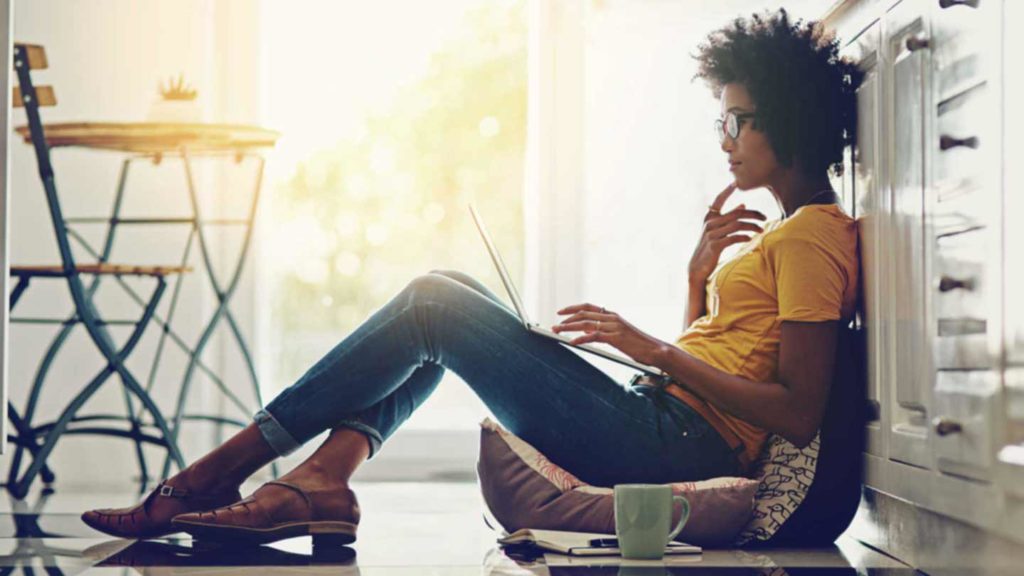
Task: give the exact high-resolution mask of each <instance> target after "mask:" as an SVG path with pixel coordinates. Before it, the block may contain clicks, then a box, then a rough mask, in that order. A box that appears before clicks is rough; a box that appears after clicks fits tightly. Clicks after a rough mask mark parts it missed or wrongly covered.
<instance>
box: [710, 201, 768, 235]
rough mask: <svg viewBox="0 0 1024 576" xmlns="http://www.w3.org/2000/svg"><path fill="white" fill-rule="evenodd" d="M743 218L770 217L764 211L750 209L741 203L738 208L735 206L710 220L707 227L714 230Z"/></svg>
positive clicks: (764, 218)
mask: <svg viewBox="0 0 1024 576" xmlns="http://www.w3.org/2000/svg"><path fill="white" fill-rule="evenodd" d="M741 219H748V220H767V219H768V217H767V216H765V215H764V214H763V213H761V212H758V211H757V210H748V209H746V208H745V207H743V206H742V205H741V206H739V207H738V208H735V209H733V210H730V211H728V212H726V213H725V214H722V215H721V216H718V217H715V218H712V219H711V220H709V221H708V223H707V228H708V229H709V230H714V229H715V228H719V227H721V226H725V225H726V224H729V223H730V222H735V221H736V220H741Z"/></svg>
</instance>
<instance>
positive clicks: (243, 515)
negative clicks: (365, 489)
mask: <svg viewBox="0 0 1024 576" xmlns="http://www.w3.org/2000/svg"><path fill="white" fill-rule="evenodd" d="M271 486H281V487H284V488H288V489H289V490H291V491H292V493H294V494H296V495H298V496H300V497H301V498H292V499H291V500H290V501H289V502H287V503H286V504H285V505H284V506H282V507H281V508H280V509H278V510H275V511H274V514H271V513H270V512H268V511H267V510H266V509H265V508H264V507H263V506H262V505H261V503H260V499H259V495H260V492H261V491H264V490H266V489H267V488H268V487H271ZM275 516H276V517H275ZM171 524H173V525H174V527H175V528H176V529H177V530H181V531H183V532H188V533H189V534H191V535H192V537H193V538H195V539H196V540H206V541H215V542H219V543H231V544H266V543H268V542H276V541H278V540H284V539H286V538H294V537H296V536H312V537H313V546H314V547H316V546H343V545H345V544H351V543H352V542H355V541H356V528H357V527H358V525H359V503H358V502H357V501H356V495H355V493H354V492H353V491H352V490H350V489H348V488H346V489H345V490H338V491H332V492H318V491H308V490H304V489H302V488H300V487H298V486H296V485H294V484H289V483H287V482H280V481H277V480H273V481H270V482H267V483H266V484H264V485H263V486H260V487H259V489H257V490H256V491H255V492H253V493H252V495H251V496H249V497H248V498H245V499H244V500H241V501H239V502H236V503H234V504H231V505H230V506H225V507H223V508H217V509H216V510H210V511H207V512H196V513H192V514H182V515H180V516H176V517H175V518H174V520H172V521H171Z"/></svg>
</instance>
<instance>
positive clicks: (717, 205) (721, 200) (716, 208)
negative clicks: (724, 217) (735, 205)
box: [709, 182, 736, 212]
mask: <svg viewBox="0 0 1024 576" xmlns="http://www.w3.org/2000/svg"><path fill="white" fill-rule="evenodd" d="M735 191H736V183H735V182H730V183H729V185H728V186H726V187H725V190H722V191H721V192H719V193H718V196H715V199H714V201H712V202H711V206H709V208H711V210H712V211H713V212H721V211H722V206H725V201H726V200H728V199H729V196H732V193H733V192H735Z"/></svg>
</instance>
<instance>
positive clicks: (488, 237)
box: [469, 203, 530, 328]
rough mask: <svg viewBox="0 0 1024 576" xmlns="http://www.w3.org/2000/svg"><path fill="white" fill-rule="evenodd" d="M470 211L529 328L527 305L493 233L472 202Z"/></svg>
mask: <svg viewBox="0 0 1024 576" xmlns="http://www.w3.org/2000/svg"><path fill="white" fill-rule="evenodd" d="M469 212H470V214H472V215H473V221H474V222H476V228H477V230H479V231H480V236H482V237H483V239H484V244H485V245H487V251H488V252H489V253H490V254H491V260H492V261H493V262H494V265H495V267H497V268H498V275H500V276H501V282H502V283H503V284H504V285H505V291H506V292H508V295H509V298H511V299H512V305H513V306H515V308H516V313H518V314H519V319H520V320H522V321H523V325H524V326H526V327H527V328H529V327H530V319H529V318H527V316H526V306H523V301H522V300H520V299H519V292H518V291H517V290H516V286H515V284H513V283H512V277H511V276H510V275H509V273H508V269H507V268H505V261H504V260H502V259H501V253H499V252H498V248H497V247H496V246H495V245H494V242H492V241H491V235H490V234H488V233H487V227H486V226H484V221H483V219H482V218H481V217H480V214H479V213H477V211H476V208H475V207H474V206H473V204H472V203H470V205H469Z"/></svg>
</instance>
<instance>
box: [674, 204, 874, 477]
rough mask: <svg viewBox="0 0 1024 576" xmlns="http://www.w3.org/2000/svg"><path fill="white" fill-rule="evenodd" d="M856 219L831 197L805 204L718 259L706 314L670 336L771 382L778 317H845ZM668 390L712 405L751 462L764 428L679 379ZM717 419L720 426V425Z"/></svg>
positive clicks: (852, 300) (851, 293) (853, 293)
mask: <svg viewBox="0 0 1024 576" xmlns="http://www.w3.org/2000/svg"><path fill="white" fill-rule="evenodd" d="M857 242H858V239H857V224H856V222H855V221H854V220H853V219H852V218H850V217H849V216H848V215H846V213H845V212H843V210H842V208H841V207H840V206H838V205H836V204H809V205H807V206H803V207H801V208H799V209H798V210H797V211H796V212H795V213H794V214H793V215H792V216H790V217H789V218H787V219H785V220H775V221H771V222H768V223H766V224H765V226H764V232H761V233H760V234H758V235H756V236H754V237H753V238H751V239H750V241H748V242H746V243H744V244H743V245H742V247H741V249H740V250H739V251H738V252H737V253H736V255H735V256H733V257H732V258H730V259H729V260H727V261H724V262H721V263H719V265H718V267H717V268H716V269H715V271H714V273H713V274H712V275H711V277H710V278H708V282H707V313H706V314H705V315H704V316H702V317H701V318H698V319H697V320H696V321H694V322H693V324H691V325H690V327H689V328H687V329H686V331H684V332H683V334H682V335H681V336H680V337H679V339H678V340H676V343H675V344H676V346H679V347H680V348H682V349H683V350H685V351H686V352H688V353H689V354H691V355H693V356H694V357H696V358H698V359H700V360H703V361H704V362H707V363H708V364H710V365H712V366H714V367H716V368H718V369H719V370H723V371H725V372H729V373H730V374H735V375H737V376H741V377H743V378H746V379H748V380H752V381H754V382H776V381H777V376H778V364H779V335H780V328H781V324H782V321H783V320H796V321H804V322H817V321H824V320H839V319H849V318H851V317H852V316H853V313H854V308H855V306H856V300H857V285H858V273H859V265H858V247H857ZM668 391H669V392H670V393H672V394H673V395H675V396H677V397H678V398H680V399H681V400H683V401H684V402H686V403H687V404H689V405H690V406H692V407H693V408H694V409H695V410H697V411H698V412H700V413H702V414H707V411H711V412H713V413H714V414H716V415H717V416H718V417H719V419H720V420H721V424H724V425H725V426H726V427H728V428H729V429H730V430H731V431H732V432H733V433H734V434H736V435H737V436H739V438H740V439H741V440H742V441H743V444H744V452H745V453H746V456H747V457H748V459H749V460H750V461H754V460H755V459H756V458H757V455H758V454H759V453H760V451H761V447H762V446H763V444H764V442H765V439H766V438H767V436H768V433H767V432H766V431H765V430H763V429H761V428H758V427H756V426H754V425H752V424H750V423H748V422H746V421H744V420H741V419H739V418H737V417H736V416H733V415H732V414H729V413H728V412H726V411H724V410H722V409H720V408H718V407H716V406H714V405H711V404H708V403H707V402H705V401H704V400H703V399H701V398H700V397H698V396H696V395H695V394H693V393H691V392H689V391H687V390H684V389H682V388H681V387H679V386H671V387H669V388H668ZM721 424H720V425H721Z"/></svg>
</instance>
